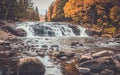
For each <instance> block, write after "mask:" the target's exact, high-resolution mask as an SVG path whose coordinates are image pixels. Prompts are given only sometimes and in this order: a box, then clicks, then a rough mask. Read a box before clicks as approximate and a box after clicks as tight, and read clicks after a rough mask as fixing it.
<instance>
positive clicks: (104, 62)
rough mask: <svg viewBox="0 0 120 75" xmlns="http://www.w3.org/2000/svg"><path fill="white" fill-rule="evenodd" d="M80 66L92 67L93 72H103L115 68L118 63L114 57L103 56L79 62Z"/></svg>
mask: <svg viewBox="0 0 120 75" xmlns="http://www.w3.org/2000/svg"><path fill="white" fill-rule="evenodd" d="M79 67H86V68H90V69H91V71H92V72H101V71H103V70H104V69H110V70H115V69H116V64H115V63H114V60H113V58H112V57H101V58H98V59H92V60H88V61H85V62H82V63H80V64H79Z"/></svg>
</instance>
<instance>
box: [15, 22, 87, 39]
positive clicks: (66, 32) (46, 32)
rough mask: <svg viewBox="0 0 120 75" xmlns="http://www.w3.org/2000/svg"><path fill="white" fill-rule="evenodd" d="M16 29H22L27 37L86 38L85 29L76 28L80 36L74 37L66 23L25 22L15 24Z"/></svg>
mask: <svg viewBox="0 0 120 75" xmlns="http://www.w3.org/2000/svg"><path fill="white" fill-rule="evenodd" d="M17 26H18V27H17V28H16V29H18V28H22V29H24V30H25V31H26V32H27V37H41V36H45V37H50V36H52V37H53V36H54V37H62V36H67V37H74V36H78V37H88V35H87V34H86V32H85V30H86V29H85V28H83V27H81V26H77V27H78V29H79V30H80V35H75V33H74V32H73V29H72V28H70V27H69V24H67V23H56V22H55V23H54V22H42V23H40V22H25V23H21V24H17Z"/></svg>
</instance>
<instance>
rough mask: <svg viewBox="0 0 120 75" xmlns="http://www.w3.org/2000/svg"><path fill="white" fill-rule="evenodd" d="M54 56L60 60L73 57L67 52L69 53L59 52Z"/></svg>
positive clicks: (72, 54) (71, 53)
mask: <svg viewBox="0 0 120 75" xmlns="http://www.w3.org/2000/svg"><path fill="white" fill-rule="evenodd" d="M56 56H57V58H61V57H67V58H72V57H74V56H75V54H74V53H73V52H69V51H66V52H65V51H61V52H59V53H58V54H57V55H56Z"/></svg>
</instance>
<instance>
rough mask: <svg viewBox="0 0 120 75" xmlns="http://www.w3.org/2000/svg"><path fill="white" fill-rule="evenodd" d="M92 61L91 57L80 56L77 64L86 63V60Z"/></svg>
mask: <svg viewBox="0 0 120 75" xmlns="http://www.w3.org/2000/svg"><path fill="white" fill-rule="evenodd" d="M92 59H93V57H92V56H91V55H82V56H81V57H80V59H79V63H81V62H84V61H88V60H92Z"/></svg>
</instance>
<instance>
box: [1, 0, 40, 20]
mask: <svg viewBox="0 0 120 75" xmlns="http://www.w3.org/2000/svg"><path fill="white" fill-rule="evenodd" d="M20 19H24V20H39V12H38V9H37V7H36V8H35V9H34V7H33V3H32V2H31V0H0V20H20Z"/></svg>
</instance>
